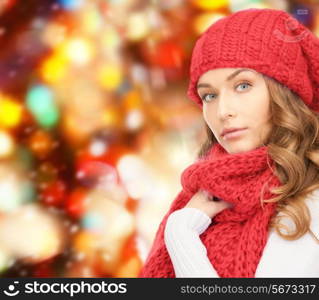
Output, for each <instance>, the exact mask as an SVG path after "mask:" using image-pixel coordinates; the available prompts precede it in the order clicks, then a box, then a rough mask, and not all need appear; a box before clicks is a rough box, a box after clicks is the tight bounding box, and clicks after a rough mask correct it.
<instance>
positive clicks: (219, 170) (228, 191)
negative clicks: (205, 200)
mask: <svg viewBox="0 0 319 300" xmlns="http://www.w3.org/2000/svg"><path fill="white" fill-rule="evenodd" d="M273 168H274V164H273V161H272V160H271V157H270V156H269V155H268V152H267V146H261V147H259V148H256V149H253V150H250V151H246V152H240V153H235V154H229V153H228V152H227V151H226V150H225V149H224V148H223V147H222V146H221V145H220V144H218V143H216V144H214V145H213V146H212V148H211V149H210V151H209V153H208V155H207V156H206V157H205V158H203V159H200V160H198V161H197V162H195V163H193V164H192V165H190V166H189V167H187V168H186V169H185V170H184V171H183V173H182V175H181V183H182V187H183V189H182V191H181V192H180V193H179V194H178V195H177V197H176V199H175V200H174V201H173V203H172V204H171V207H170V209H169V211H168V212H167V214H166V215H165V216H164V218H163V220H162V222H161V224H160V226H159V228H158V231H157V233H156V236H155V240H154V242H153V245H152V248H151V250H150V253H149V255H148V257H147V259H146V261H145V264H144V266H143V268H142V270H141V272H140V274H139V277H175V274H174V268H173V266H172V263H171V260H170V257H169V254H168V252H167V249H166V246H165V242H164V228H165V226H166V222H167V218H168V216H169V215H170V214H171V213H172V212H174V211H176V210H178V209H180V208H183V207H184V206H185V205H186V204H187V203H188V201H189V200H190V199H191V197H192V196H193V195H194V194H195V193H196V192H197V191H198V190H206V191H207V192H209V193H210V194H211V195H214V196H216V197H218V198H220V199H223V200H224V201H227V202H230V203H232V204H233V206H232V207H231V208H227V209H224V210H223V211H221V212H220V213H218V214H217V215H216V216H215V217H214V218H213V219H212V223H211V224H210V225H209V227H208V228H207V229H206V231H205V232H204V233H203V234H202V235H201V236H200V238H201V240H202V242H203V244H204V245H205V247H206V248H207V256H208V258H209V260H210V262H211V263H212V265H213V267H214V268H215V270H216V271H217V273H218V275H219V276H220V277H254V275H255V271H256V268H257V265H258V263H259V260H260V258H261V255H262V252H263V249H264V247H265V244H266V242H267V238H268V225H269V221H270V217H271V216H272V215H273V214H274V213H275V208H276V204H275V203H263V204H262V203H261V196H263V198H264V199H269V198H271V197H273V196H275V195H273V194H272V193H271V192H270V189H271V188H272V187H277V186H279V185H280V181H279V179H278V178H277V176H275V175H274V173H273V172H272V169H273ZM265 183H267V184H266V186H265V188H264V190H262V186H263V184H265Z"/></svg>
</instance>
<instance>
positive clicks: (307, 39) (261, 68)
mask: <svg viewBox="0 0 319 300" xmlns="http://www.w3.org/2000/svg"><path fill="white" fill-rule="evenodd" d="M227 67H228V68H244V67H246V68H251V69H254V70H256V71H258V72H260V73H263V74H265V75H268V76H269V77H272V78H274V79H276V80H277V81H279V82H280V83H282V84H283V85H285V86H287V87H288V88H290V89H291V90H292V91H294V92H295V93H296V94H298V95H299V96H300V97H301V99H302V100H303V101H304V102H305V103H306V104H307V105H308V106H309V107H310V108H311V109H313V110H315V111H319V39H318V38H317V37H316V36H315V35H314V34H313V33H312V32H311V31H310V30H309V29H308V28H307V27H305V26H304V25H303V24H301V23H300V22H298V21H297V20H296V19H295V18H293V17H292V16H291V15H290V14H288V13H287V12H285V11H281V10H275V9H270V8H266V9H257V8H251V9H246V10H241V11H238V12H236V13H233V14H231V15H229V16H227V17H224V18H221V19H219V20H218V21H217V22H215V23H214V24H212V25H211V26H210V27H209V28H208V29H207V30H206V31H204V32H203V33H202V34H201V36H200V37H199V39H198V40H197V42H196V44H195V46H194V49H193V52H192V58H191V65H190V82H189V87H188V91H187V94H188V96H189V97H190V98H191V99H192V100H193V101H195V103H197V104H198V105H199V106H200V107H202V100H201V99H200V97H199V95H198V94H197V91H196V85H197V81H198V79H199V77H200V76H201V75H202V74H203V73H205V72H206V71H208V70H211V69H216V68H227Z"/></svg>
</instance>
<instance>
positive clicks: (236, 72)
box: [197, 69, 256, 89]
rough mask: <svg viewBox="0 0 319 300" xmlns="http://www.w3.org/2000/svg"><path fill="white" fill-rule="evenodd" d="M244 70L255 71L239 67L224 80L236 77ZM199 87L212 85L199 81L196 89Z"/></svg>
mask: <svg viewBox="0 0 319 300" xmlns="http://www.w3.org/2000/svg"><path fill="white" fill-rule="evenodd" d="M245 71H248V72H253V73H256V71H254V70H250V69H239V70H236V71H235V72H233V73H231V74H230V75H229V76H228V77H227V78H226V81H230V80H232V79H233V78H234V77H236V76H237V75H238V74H239V73H241V72H245ZM201 87H212V86H211V85H210V84H209V83H199V84H198V85H197V89H199V88H201Z"/></svg>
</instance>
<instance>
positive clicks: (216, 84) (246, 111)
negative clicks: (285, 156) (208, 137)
mask: <svg viewBox="0 0 319 300" xmlns="http://www.w3.org/2000/svg"><path fill="white" fill-rule="evenodd" d="M197 93H198V95H199V96H200V98H201V99H202V101H203V116H204V119H205V121H206V123H207V125H208V126H209V128H210V129H211V130H212V132H213V134H214V136H215V137H216V139H217V141H218V142H219V143H220V144H221V145H222V146H223V148H224V149H225V150H226V151H227V152H228V153H239V152H244V151H250V150H253V149H256V148H258V147H260V146H262V145H263V142H264V141H265V140H266V138H267V137H268V135H269V134H270V132H271V122H270V100H269V99H270V97H269V93H268V88H267V85H266V82H265V80H264V78H263V76H262V74H260V73H258V72H257V71H255V70H253V69H247V68H219V69H213V70H209V71H207V72H206V73H204V74H203V75H202V76H201V77H200V78H199V80H198V83H197ZM234 128H236V129H241V130H237V131H233V133H228V134H225V135H223V131H224V130H225V129H226V130H227V129H234Z"/></svg>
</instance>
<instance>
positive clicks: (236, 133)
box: [222, 128, 247, 140]
mask: <svg viewBox="0 0 319 300" xmlns="http://www.w3.org/2000/svg"><path fill="white" fill-rule="evenodd" d="M246 130H247V128H241V129H235V130H233V131H230V132H227V133H225V134H224V135H222V138H223V139H225V140H229V139H234V138H238V137H240V136H241V135H242V134H243V133H244V132H245V131H246Z"/></svg>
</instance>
